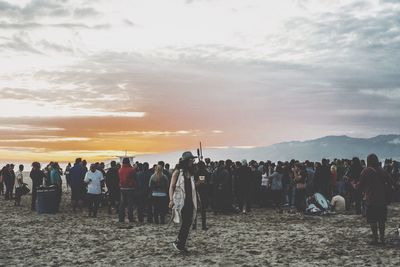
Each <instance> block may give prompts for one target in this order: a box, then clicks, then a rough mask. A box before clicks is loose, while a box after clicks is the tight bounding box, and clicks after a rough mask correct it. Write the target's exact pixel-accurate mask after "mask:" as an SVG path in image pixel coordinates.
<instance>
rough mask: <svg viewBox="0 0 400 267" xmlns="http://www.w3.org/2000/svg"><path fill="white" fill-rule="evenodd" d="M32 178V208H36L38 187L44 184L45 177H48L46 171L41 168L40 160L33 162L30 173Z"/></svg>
mask: <svg viewBox="0 0 400 267" xmlns="http://www.w3.org/2000/svg"><path fill="white" fill-rule="evenodd" d="M29 176H30V177H31V180H32V203H31V210H32V211H34V210H36V198H37V189H38V187H39V186H41V185H42V184H43V179H44V178H46V175H45V174H44V172H43V171H42V170H41V169H40V163H39V162H33V163H32V170H31V173H30V174H29Z"/></svg>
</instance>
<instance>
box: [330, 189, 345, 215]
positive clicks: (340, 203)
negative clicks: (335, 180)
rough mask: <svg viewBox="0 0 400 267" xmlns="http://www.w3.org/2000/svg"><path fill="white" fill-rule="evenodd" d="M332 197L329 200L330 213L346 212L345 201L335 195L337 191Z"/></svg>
mask: <svg viewBox="0 0 400 267" xmlns="http://www.w3.org/2000/svg"><path fill="white" fill-rule="evenodd" d="M333 195H334V197H333V198H332V200H331V206H332V211H335V212H338V213H340V212H344V211H345V210H346V201H345V199H344V197H343V196H341V195H339V194H338V193H337V190H334V192H333Z"/></svg>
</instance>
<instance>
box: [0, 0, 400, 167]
mask: <svg viewBox="0 0 400 267" xmlns="http://www.w3.org/2000/svg"><path fill="white" fill-rule="evenodd" d="M399 63H400V1H394V0H391V1H389V0H387V1H382V0H365V1H356V0H355V1H347V0H346V1H345V0H343V1H341V0H280V1H265V0H248V1H243V0H186V1H184V0H168V1H164V0H158V1H155V0H141V1H139V0H126V1H125V0H113V1H108V0H104V1H103V0H99V1H97V0H86V1H78V0H31V1H27V0H13V1H4V0H0V96H1V97H0V160H1V161H8V160H9V161H11V160H27V161H30V160H41V161H46V160H58V161H70V160H71V159H73V158H75V157H77V156H82V157H84V158H88V159H100V158H101V159H103V158H109V157H113V156H115V155H119V154H121V153H124V152H123V151H128V153H129V154H148V153H161V152H168V151H180V150H187V149H191V150H195V148H197V147H198V143H199V141H202V142H203V144H204V146H206V147H210V148H214V147H226V146H231V147H243V148H246V147H255V146H268V145H271V144H274V143H278V142H282V141H291V140H307V139H312V138H317V137H321V136H325V135H349V136H354V137H371V136H375V135H379V134H391V133H399V132H400V123H399V122H400V120H399V115H400V101H399V100H400V75H399V74H400V73H399V72H400V68H399V66H400V64H399Z"/></svg>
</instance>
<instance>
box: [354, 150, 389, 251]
mask: <svg viewBox="0 0 400 267" xmlns="http://www.w3.org/2000/svg"><path fill="white" fill-rule="evenodd" d="M359 185H360V186H359V188H360V190H361V191H362V192H364V193H365V200H366V205H367V212H366V215H367V222H368V223H369V224H370V226H371V231H372V241H371V242H370V243H371V244H372V245H377V244H378V228H379V235H380V242H381V244H384V243H385V222H386V220H387V205H388V204H389V201H388V193H387V192H386V191H390V190H388V189H391V188H392V187H393V185H394V183H393V180H392V178H391V177H390V175H389V174H388V173H387V172H386V171H385V170H384V169H382V167H381V165H380V163H379V160H378V157H377V156H376V155H375V154H371V155H369V156H368V157H367V168H365V169H364V170H363V171H362V172H361V175H360V184H359Z"/></svg>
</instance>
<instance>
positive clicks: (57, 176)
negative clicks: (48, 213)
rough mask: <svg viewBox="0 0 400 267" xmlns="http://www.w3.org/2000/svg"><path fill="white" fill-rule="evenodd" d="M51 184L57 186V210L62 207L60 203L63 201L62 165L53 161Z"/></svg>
mask: <svg viewBox="0 0 400 267" xmlns="http://www.w3.org/2000/svg"><path fill="white" fill-rule="evenodd" d="M49 170H50V184H51V185H54V186H55V187H56V192H57V199H56V201H57V203H56V207H57V209H56V210H57V212H58V210H59V208H60V203H61V195H62V180H61V173H62V172H61V173H60V166H58V163H57V162H54V163H52V165H51V166H50V169H49Z"/></svg>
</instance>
